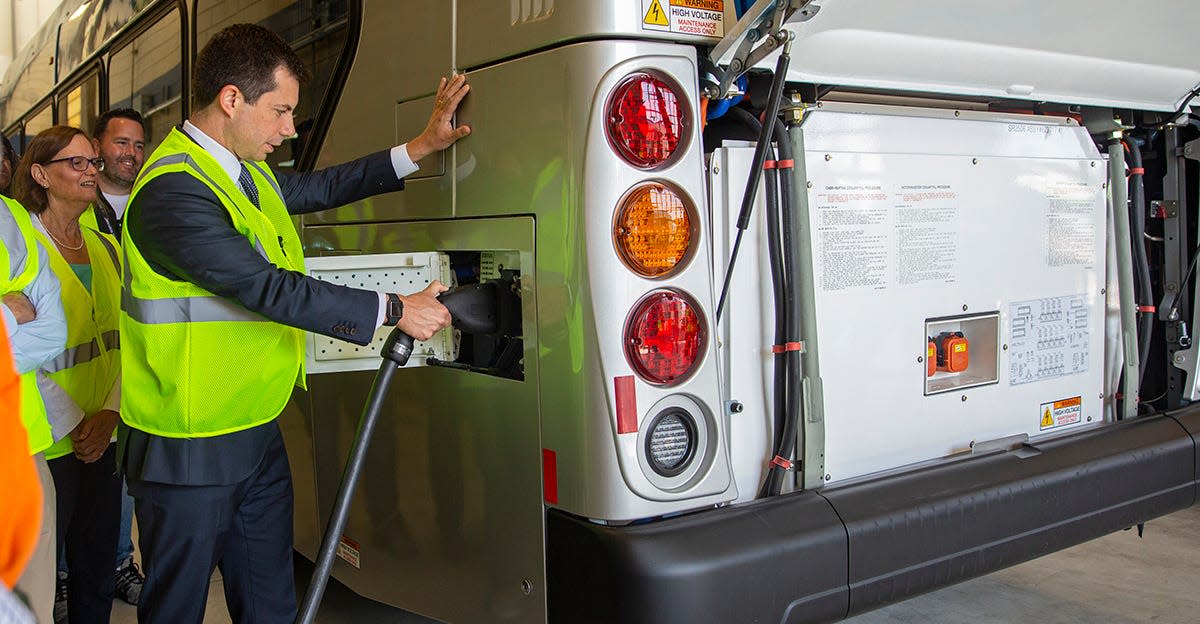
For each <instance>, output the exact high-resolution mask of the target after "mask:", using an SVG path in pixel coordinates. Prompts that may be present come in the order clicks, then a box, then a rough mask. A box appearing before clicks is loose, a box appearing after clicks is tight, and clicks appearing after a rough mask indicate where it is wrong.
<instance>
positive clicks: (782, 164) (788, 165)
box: [775, 158, 796, 169]
mask: <svg viewBox="0 0 1200 624" xmlns="http://www.w3.org/2000/svg"><path fill="white" fill-rule="evenodd" d="M795 166H796V161H794V160H792V159H790V158H789V159H787V160H781V161H779V162H778V163H776V165H775V167H776V168H778V169H792V168H794V167H795Z"/></svg>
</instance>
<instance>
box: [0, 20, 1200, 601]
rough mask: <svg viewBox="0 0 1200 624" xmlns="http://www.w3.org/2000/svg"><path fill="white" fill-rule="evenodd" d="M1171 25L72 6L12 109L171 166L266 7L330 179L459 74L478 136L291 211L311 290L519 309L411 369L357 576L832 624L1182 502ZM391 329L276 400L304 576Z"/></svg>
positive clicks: (352, 529) (1180, 156) (349, 576)
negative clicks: (201, 97)
mask: <svg viewBox="0 0 1200 624" xmlns="http://www.w3.org/2000/svg"><path fill="white" fill-rule="evenodd" d="M884 4H886V6H885V5H884ZM1151 5H1152V6H1151V7H1149V11H1148V13H1151V14H1154V15H1167V14H1172V13H1178V14H1179V15H1178V18H1179V19H1173V20H1169V21H1165V22H1162V21H1160V22H1157V23H1155V24H1153V25H1150V24H1149V23H1148V22H1146V23H1145V24H1143V23H1141V22H1140V21H1139V20H1137V19H1135V17H1136V16H1135V15H1132V14H1130V12H1131V11H1132V9H1130V7H1128V6H1126V4H1121V3H1117V2H1115V1H1111V0H1103V1H1102V2H1096V1H1094V0H1093V1H1090V2H1084V1H1083V0H1070V1H1065V0H1064V1H1062V2H1056V3H1044V2H1036V1H1034V0H1021V1H1020V2H1018V3H1016V5H1013V3H1009V4H1007V5H1003V6H1000V5H996V4H995V3H989V2H968V3H965V4H964V3H962V2H951V1H949V0H936V1H926V2H921V3H877V2H867V1H865V0H820V1H816V0H780V1H778V2H776V1H774V0H758V1H757V2H750V1H740V0H613V1H610V2H593V1H587V0H512V1H510V2H496V1H495V0H454V1H452V2H418V1H410V0H404V1H384V0H340V1H339V0H328V1H318V0H308V1H291V0H268V1H263V2H253V3H248V2H231V1H227V0H187V1H186V2H185V1H184V0H175V1H170V0H112V1H110V2H85V1H83V0H68V1H67V2H64V4H63V6H62V7H61V8H60V10H59V12H58V14H57V16H56V18H55V19H53V20H51V22H50V23H48V24H47V26H46V28H45V29H43V31H42V33H41V34H40V36H39V37H38V38H37V39H36V40H35V42H34V43H33V44H31V46H29V48H27V50H26V51H25V52H23V54H22V55H21V56H20V57H19V58H18V59H17V61H16V62H14V63H13V66H12V67H11V68H10V70H9V71H8V74H7V75H6V76H5V77H4V80H3V82H2V83H0V128H2V129H3V131H4V132H5V134H6V136H9V137H10V138H12V139H13V142H14V144H15V145H16V147H17V149H18V150H20V149H22V145H23V142H25V141H27V137H31V136H32V135H33V134H36V132H37V131H39V130H41V129H44V128H45V127H48V126H49V125H52V124H53V123H74V124H80V125H83V126H85V127H86V126H87V125H88V123H89V122H90V121H89V120H90V119H93V118H94V116H95V115H96V114H97V113H98V112H99V111H100V110H103V109H106V108H108V107H112V106H132V107H134V108H137V109H138V110H140V111H141V112H142V113H143V114H144V115H146V116H147V119H148V122H147V135H148V147H151V148H152V147H153V146H154V145H156V144H157V142H158V141H159V140H161V139H162V137H163V136H164V135H165V133H166V131H167V130H168V129H169V128H170V127H171V126H172V125H173V124H177V123H179V122H180V121H182V119H183V118H185V117H186V115H187V111H188V86H187V85H188V76H187V74H188V65H189V63H190V62H191V59H192V57H193V56H194V53H195V51H196V50H197V49H198V48H199V47H200V46H202V45H203V43H204V42H205V41H207V39H208V37H209V36H211V34H213V33H215V32H216V31H217V30H219V29H220V28H222V27H224V26H227V25H229V24H232V23H235V22H255V23H259V24H263V25H266V26H268V27H270V28H272V29H274V30H276V31H277V32H279V33H280V34H281V35H283V36H284V38H285V39H286V40H288V41H289V42H291V43H292V45H294V46H295V47H296V48H297V49H298V50H299V51H301V53H302V55H303V57H304V59H305V61H306V62H308V63H309V65H310V68H311V69H312V70H313V73H314V76H315V77H314V80H313V81H312V82H311V83H309V84H308V85H305V86H304V87H303V88H302V93H301V104H300V106H299V109H298V111H297V130H298V132H299V134H298V136H297V137H296V138H295V139H293V141H292V149H291V150H280V153H279V154H278V155H272V158H273V161H272V162H271V164H272V166H275V167H280V168H293V169H295V170H300V171H306V170H311V169H314V168H320V167H322V166H324V165H327V164H332V163H338V162H342V161H345V160H347V159H349V158H352V157H355V156H358V155H361V154H362V153H365V152H368V151H372V150H375V149H384V148H387V147H390V146H391V145H394V144H395V143H396V142H397V141H398V140H400V139H402V138H403V137H407V136H411V135H413V134H415V133H416V132H417V131H419V130H420V128H421V127H422V126H423V124H424V123H425V119H426V116H427V113H428V110H429V109H430V107H431V105H432V104H431V99H432V97H433V94H432V93H431V92H430V90H429V85H433V84H436V83H437V80H436V79H437V77H438V76H443V75H447V74H449V73H450V72H455V71H457V72H466V73H468V74H469V80H470V84H471V86H472V92H471V95H470V97H469V98H468V99H467V100H466V102H465V103H464V105H463V106H462V108H461V110H460V114H459V119H458V122H459V123H467V124H470V125H471V127H472V129H473V132H472V134H471V136H470V137H469V138H468V139H466V140H464V141H461V142H460V143H459V144H457V145H455V146H454V147H452V148H451V149H450V150H447V151H446V152H444V153H441V154H437V155H434V156H431V157H429V158H427V159H426V160H425V161H422V162H421V163H419V165H420V171H419V172H417V173H416V174H414V175H413V176H412V177H410V178H409V179H408V183H407V188H406V190H405V191H404V192H403V193H396V194H392V195H388V196H381V197H375V198H372V199H369V200H364V201H362V202H358V203H355V204H352V205H348V206H343V207H340V208H338V209H335V210H332V211H328V212H325V213H320V214H310V215H305V216H303V217H302V218H300V217H298V218H297V219H296V223H297V226H298V227H299V228H300V232H301V238H302V240H303V241H304V246H305V253H306V256H307V257H308V265H309V267H310V269H311V273H312V274H313V275H314V276H316V277H319V278H321V279H328V280H334V281H340V282H343V283H347V284H351V285H358V286H363V287H367V288H385V287H386V288H389V289H392V290H402V289H404V288H406V287H409V288H410V289H411V290H417V289H419V288H420V287H421V286H422V285H423V283H424V282H425V281H428V280H431V279H441V280H443V281H444V282H453V283H456V284H459V285H466V284H473V283H484V284H491V285H492V286H493V287H494V291H495V292H496V293H498V294H497V303H496V314H497V315H498V316H499V322H498V324H497V325H498V327H499V328H500V329H499V330H498V331H496V332H495V333H492V334H487V335H469V334H463V333H461V332H455V331H447V332H444V333H442V334H441V335H439V336H436V337H435V338H434V339H432V340H430V341H428V342H426V343H418V345H417V347H416V351H415V355H414V357H413V359H412V362H411V363H410V365H409V367H408V369H407V370H406V371H404V372H403V373H402V374H400V375H397V376H396V379H395V381H394V383H393V387H392V390H391V393H390V395H389V399H388V403H387V405H386V406H385V414H384V417H383V418H382V419H381V421H380V425H379V428H378V429H377V431H376V434H375V439H374V442H373V444H372V448H371V451H370V454H369V457H368V467H367V470H366V473H365V477H364V480H363V482H362V483H361V485H360V488H359V493H358V497H357V498H356V500H355V501H354V503H353V507H352V511H351V516H350V519H349V523H348V525H347V529H346V531H345V532H344V535H343V536H342V538H341V541H340V543H339V548H338V553H339V556H340V560H339V561H338V563H337V565H336V566H335V569H334V576H335V577H337V578H338V579H339V580H340V581H341V582H342V583H344V584H346V585H347V586H349V587H350V588H352V589H353V590H354V591H356V592H358V593H359V594H361V595H363V596H366V597H369V598H372V599H374V600H377V601H380V602H384V603H387V604H390V605H394V606H396V607H400V608H403V609H406V610H409V611H412V612H416V613H420V614H423V615H426V616H428V617H432V618H435V619H438V620H442V621H447V622H572V623H575V622H597V623H599V622H714V623H716V622H733V621H779V622H789V623H799V622H820V621H832V620H837V619H841V618H845V617H847V616H850V615H854V614H857V613H861V612H864V611H867V610H870V609H874V608H877V607H879V606H882V605H885V604H888V603H891V602H896V601H899V600H903V599H905V598H907V597H911V596H914V595H916V594H919V593H923V592H926V591H929V590H932V589H935V588H937V587H941V586H945V585H949V584H952V583H955V582H958V581H962V580H966V579H968V578H972V577H974V576H978V575H981V574H985V573H988V572H990V571H994V570H997V569H1000V568H1003V567H1006V566H1010V565H1013V564H1016V563H1019V562H1022V561H1025V560H1028V559H1031V558H1034V557H1037V556H1041V555H1043V554H1047V553H1049V552H1053V551H1056V550H1060V549H1062V548H1066V547H1068V546H1071V545H1074V544H1077V543H1080V542H1082V541H1086V540H1088V539H1092V538H1095V537H1098V536H1101V535H1104V534H1106V533H1110V532H1113V531H1116V530H1120V529H1123V528H1127V527H1130V526H1133V525H1137V524H1140V523H1143V522H1146V521H1148V520H1151V519H1153V518H1155V517H1158V516H1161V515H1163V514H1166V513H1170V512H1172V511H1175V510H1179V509H1183V508H1186V507H1188V506H1190V505H1192V504H1194V503H1195V500H1196V496H1197V490H1198V481H1197V475H1198V471H1200V464H1198V462H1197V461H1196V457H1197V455H1196V448H1195V446H1196V436H1197V434H1198V433H1200V410H1197V409H1195V408H1192V407H1188V404H1189V403H1190V402H1191V401H1193V400H1196V399H1198V398H1200V386H1198V384H1197V382H1196V379H1197V375H1196V372H1197V366H1198V364H1197V357H1196V352H1195V351H1194V348H1193V347H1192V345H1191V340H1190V334H1189V332H1188V328H1189V327H1191V328H1194V327H1195V326H1196V325H1197V323H1198V322H1200V318H1197V317H1196V315H1197V314H1198V313H1200V309H1198V307H1197V306H1196V305H1195V300H1194V298H1193V292H1192V288H1191V278H1192V277H1193V273H1194V267H1193V266H1192V265H1194V264H1195V260H1194V257H1193V255H1192V252H1191V250H1192V249H1193V248H1194V246H1195V244H1196V241H1195V233H1194V231H1193V229H1192V228H1190V227H1189V217H1188V215H1194V213H1195V210H1194V206H1191V205H1190V204H1189V192H1188V190H1189V189H1194V185H1195V180H1196V165H1195V163H1194V162H1191V161H1192V160H1194V159H1193V158H1192V156H1191V152H1189V151H1188V149H1189V148H1188V145H1190V142H1192V141H1194V140H1195V139H1196V138H1197V136H1198V135H1200V132H1198V131H1197V129H1196V124H1195V122H1194V121H1193V119H1194V118H1193V116H1192V115H1191V113H1190V109H1189V105H1190V104H1191V102H1192V98H1193V97H1195V95H1196V94H1197V93H1198V92H1200V66H1197V65H1196V61H1195V60H1194V59H1196V58H1200V56H1198V55H1197V52H1200V50H1197V49H1196V48H1197V45H1198V44H1197V43H1195V41H1194V38H1193V37H1189V36H1188V35H1189V33H1190V32H1192V31H1194V30H1195V28H1194V27H1195V26H1198V25H1200V24H1197V23H1196V22H1197V20H1198V18H1197V17H1196V16H1194V15H1193V14H1194V13H1195V12H1194V11H1191V12H1189V11H1188V10H1187V8H1186V6H1185V5H1183V3H1181V2H1174V1H1171V0H1160V1H1158V2H1153V3H1151ZM1143 6H1144V5H1140V6H1139V7H1138V12H1139V14H1140V13H1143V12H1146V9H1144V8H1143ZM1109 32H1121V33H1123V36H1122V37H1106V36H1104V33H1109ZM1193 151H1196V150H1193ZM1196 153H1200V151H1197V152H1196ZM1126 163H1128V166H1127V164H1126ZM384 335H385V333H383V332H381V333H380V334H379V335H377V337H376V338H377V342H376V344H375V345H373V346H372V347H370V348H357V347H354V346H351V345H346V344H343V343H337V342H335V341H332V340H328V339H325V338H323V337H320V336H313V337H311V338H310V341H309V349H308V360H309V361H308V369H307V370H308V373H309V376H308V383H307V390H306V391H301V390H297V391H296V393H295V395H294V397H293V400H292V401H291V403H290V404H289V406H288V407H287V409H286V410H285V412H284V414H283V415H282V417H281V419H280V425H281V427H282V428H283V430H284V434H285V437H286V439H287V443H288V452H289V460H290V462H291V465H292V470H293V476H294V483H295V491H296V514H295V524H296V540H297V541H296V547H297V549H298V550H299V551H300V552H301V553H303V554H305V555H307V556H309V557H312V556H314V554H315V552H316V547H317V541H318V540H319V539H320V536H321V533H322V528H323V523H324V522H325V519H326V516H327V514H328V513H329V511H330V508H331V506H332V501H333V497H334V494H335V492H336V490H337V486H338V482H339V475H340V472H341V469H342V466H343V465H344V463H345V460H346V457H347V454H348V452H349V447H350V444H351V441H352V438H353V436H354V432H355V425H356V422H357V419H358V415H359V413H360V410H361V408H362V405H363V401H364V400H365V397H366V396H367V394H368V391H369V389H370V387H371V384H372V380H373V374H372V371H374V370H376V369H377V368H378V365H379V360H378V357H377V352H378V349H377V345H378V344H379V343H381V342H382V340H383V337H384Z"/></svg>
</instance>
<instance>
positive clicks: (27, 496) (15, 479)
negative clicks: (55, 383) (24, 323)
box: [0, 317, 42, 589]
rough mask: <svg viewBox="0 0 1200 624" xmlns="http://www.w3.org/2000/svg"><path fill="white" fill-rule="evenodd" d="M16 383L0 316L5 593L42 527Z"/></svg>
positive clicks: (1, 576) (0, 519)
mask: <svg viewBox="0 0 1200 624" xmlns="http://www.w3.org/2000/svg"><path fill="white" fill-rule="evenodd" d="M20 408H21V381H20V377H18V376H17V369H16V367H15V366H14V365H13V359H12V348H11V347H10V346H9V344H8V330H7V329H6V328H5V327H4V319H3V317H0V482H3V483H4V504H2V505H0V581H2V582H3V583H4V584H5V585H7V586H8V587H9V588H10V589H11V588H12V587H13V585H16V583H17V579H18V578H20V577H21V572H22V571H23V570H24V569H25V564H26V563H28V562H29V557H31V556H32V555H33V549H34V546H36V545H37V539H38V535H39V534H40V532H41V528H42V483H41V481H40V480H39V479H38V473H37V468H36V466H34V463H33V456H31V455H30V454H29V440H28V438H27V437H26V434H25V425H23V424H22V423H21V409H20Z"/></svg>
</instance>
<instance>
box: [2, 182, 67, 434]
mask: <svg viewBox="0 0 1200 624" xmlns="http://www.w3.org/2000/svg"><path fill="white" fill-rule="evenodd" d="M0 200H3V204H4V206H5V207H6V208H7V209H8V211H9V212H11V213H12V216H13V219H15V220H16V222H17V228H18V229H19V230H20V231H21V237H22V239H23V240H22V241H21V242H22V243H23V245H24V248H25V266H24V267H23V268H22V269H21V270H20V272H16V271H13V269H12V266H11V264H10V260H9V251H8V249H7V248H6V247H5V245H3V244H0V266H2V267H4V268H3V269H0V271H2V273H0V275H3V276H4V277H5V279H4V280H0V294H5V295H7V294H9V293H14V292H20V291H22V290H24V289H25V287H26V286H28V285H29V284H30V283H31V282H33V279H34V278H35V277H37V273H38V265H39V260H38V246H37V238H36V237H35V236H34V231H35V230H34V229H33V222H32V221H31V220H30V219H29V212H28V211H26V210H25V207H24V206H22V205H21V204H19V203H17V202H16V201H15V200H12V199H9V198H7V197H4V196H2V195H0ZM8 244H10V245H11V244H17V242H16V241H12V242H10V243H8ZM14 251H15V250H14ZM21 423H22V424H24V425H25V433H26V434H28V435H29V453H30V454H31V455H36V454H38V453H41V452H42V451H44V450H46V449H47V448H49V447H50V445H51V444H53V443H54V437H53V434H52V433H51V430H50V421H49V420H47V419H46V406H45V404H44V403H42V393H41V392H40V391H39V390H38V387H37V371H29V372H28V373H25V374H24V375H21Z"/></svg>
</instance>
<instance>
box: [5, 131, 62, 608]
mask: <svg viewBox="0 0 1200 624" xmlns="http://www.w3.org/2000/svg"><path fill="white" fill-rule="evenodd" d="M0 158H2V155H0ZM48 265H49V258H48V256H47V254H46V250H45V249H43V248H42V247H41V246H40V245H39V244H38V243H37V240H36V239H35V237H34V230H33V223H32V222H31V220H30V218H29V213H28V212H26V211H25V208H23V207H22V206H21V205H20V204H18V203H17V202H16V201H14V200H12V199H9V198H8V197H4V196H3V195H0V302H2V303H3V305H0V312H3V316H4V324H5V327H6V334H7V337H8V342H9V345H10V347H11V350H12V357H13V362H14V363H15V365H16V369H17V372H18V373H19V374H20V376H21V399H22V400H21V404H20V405H21V411H20V418H21V423H22V424H23V425H24V429H25V434H26V436H27V440H28V446H27V447H26V452H28V453H29V454H30V455H32V456H33V457H34V460H35V463H36V465H37V471H38V477H39V479H40V481H41V489H42V493H43V494H42V501H41V505H42V506H41V509H42V511H41V520H42V523H41V527H40V530H39V533H38V538H37V545H36V548H35V550H34V551H33V555H32V558H31V559H30V560H29V564H28V566H26V567H25V570H24V573H23V574H22V575H21V576H20V579H19V580H18V581H17V585H16V587H15V589H16V591H17V593H18V594H21V595H22V596H23V597H24V598H25V600H26V601H27V602H28V604H29V606H30V609H31V610H32V611H33V612H34V614H35V615H37V617H38V620H40V621H46V622H49V621H51V619H52V618H53V610H54V583H55V576H54V568H55V565H54V564H55V561H56V557H55V530H54V527H55V514H54V480H53V479H52V478H51V476H50V468H49V467H48V466H47V465H46V459H45V457H44V456H43V452H44V451H45V450H46V449H47V448H50V445H51V444H53V443H54V434H53V432H52V427H51V424H50V421H49V420H47V418H46V407H45V404H44V403H43V399H42V394H43V393H44V392H45V393H51V394H52V397H51V398H52V400H55V399H56V400H59V401H61V400H62V399H63V398H65V395H64V394H63V392H62V389H61V388H58V387H57V386H56V385H55V384H54V382H53V381H50V379H49V378H48V377H46V376H45V375H41V374H39V373H38V369H39V368H40V367H41V366H42V365H43V364H45V363H46V362H48V361H50V360H52V359H54V358H55V357H57V356H58V354H60V353H62V350H63V346H64V345H65V344H66V341H67V320H66V315H65V314H64V312H63V307H62V301H61V299H60V298H59V288H60V287H59V282H58V278H56V277H55V276H54V273H53V272H52V271H51V270H50V268H49V266H48ZM56 390H57V395H53V393H54V392H55V391H56ZM59 435H60V437H61V435H65V432H60V434H59ZM0 478H4V479H7V475H0ZM6 482H7V481H6ZM18 490H19V487H18ZM5 504H6V505H7V502H6V503H5Z"/></svg>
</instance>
